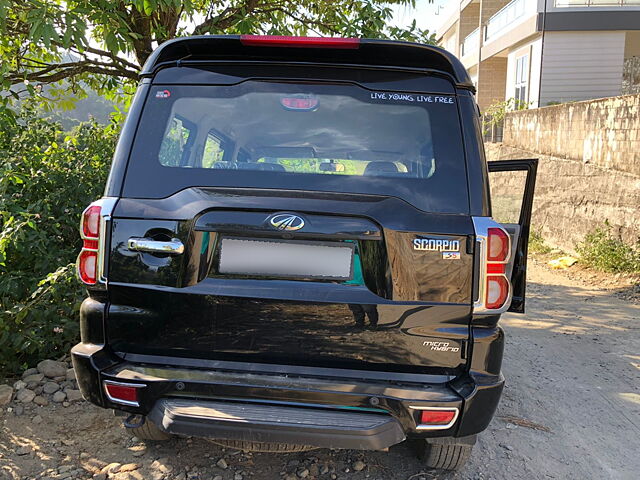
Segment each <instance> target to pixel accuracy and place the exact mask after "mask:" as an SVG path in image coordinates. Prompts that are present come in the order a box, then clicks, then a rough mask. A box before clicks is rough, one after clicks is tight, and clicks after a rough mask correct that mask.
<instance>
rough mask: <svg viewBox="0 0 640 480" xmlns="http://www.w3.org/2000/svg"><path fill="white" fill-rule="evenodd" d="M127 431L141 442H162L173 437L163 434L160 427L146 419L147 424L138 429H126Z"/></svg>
mask: <svg viewBox="0 0 640 480" xmlns="http://www.w3.org/2000/svg"><path fill="white" fill-rule="evenodd" d="M125 429H126V430H127V432H128V433H129V435H131V436H132V437H137V438H139V439H140V440H152V441H155V442H160V441H164V440H169V439H170V438H171V435H169V434H168V433H167V432H163V431H162V430H160V429H159V428H158V426H157V425H156V424H155V423H153V422H152V421H151V420H149V419H148V418H147V419H145V422H144V423H143V424H142V425H140V426H138V427H126V426H125Z"/></svg>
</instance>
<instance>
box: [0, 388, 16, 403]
mask: <svg viewBox="0 0 640 480" xmlns="http://www.w3.org/2000/svg"><path fill="white" fill-rule="evenodd" d="M11 398H13V388H12V387H11V386H10V385H0V406H4V405H7V404H8V403H9V402H10V401H11Z"/></svg>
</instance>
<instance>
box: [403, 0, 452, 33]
mask: <svg viewBox="0 0 640 480" xmlns="http://www.w3.org/2000/svg"><path fill="white" fill-rule="evenodd" d="M447 1H451V0H433V3H429V2H428V0H416V8H415V9H413V8H411V7H408V6H397V5H395V6H392V9H393V11H394V15H393V19H394V23H395V24H396V25H398V26H407V25H410V24H411V22H412V21H413V19H414V18H415V19H416V23H417V25H418V27H420V28H422V29H427V30H429V31H430V32H435V31H436V27H437V26H438V24H439V23H440V22H441V21H442V18H441V15H442V9H443V7H444V5H445V4H446V3H447Z"/></svg>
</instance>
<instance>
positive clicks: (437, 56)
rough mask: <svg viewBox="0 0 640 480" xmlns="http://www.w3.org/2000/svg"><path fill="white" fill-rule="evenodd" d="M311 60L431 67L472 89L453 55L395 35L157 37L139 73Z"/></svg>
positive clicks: (414, 67) (412, 67) (329, 62)
mask: <svg viewBox="0 0 640 480" xmlns="http://www.w3.org/2000/svg"><path fill="white" fill-rule="evenodd" d="M225 60H228V61H238V60H251V61H256V60H258V61H273V62H313V63H326V64H334V65H335V64H342V65H345V64H346V65H371V66H384V67H392V68H394V67H395V68H407V69H424V70H431V71H433V70H435V71H439V72H442V73H445V74H447V75H448V76H450V77H451V78H452V79H453V81H454V83H455V84H456V86H457V87H459V88H465V89H468V90H472V91H475V87H474V85H473V83H472V82H471V79H470V78H469V74H468V73H467V71H466V69H465V68H464V66H463V65H462V63H461V62H460V60H458V59H457V58H456V57H455V56H454V55H452V54H451V53H449V52H447V51H446V50H444V49H442V48H440V47H436V46H433V45H423V44H420V43H411V42H402V41H396V40H378V39H357V38H333V37H285V36H269V35H201V36H194V37H180V38H176V39H173V40H169V41H168V42H165V43H163V44H162V45H160V46H159V47H158V48H156V49H155V50H154V51H153V53H152V54H151V55H150V56H149V58H148V59H147V61H146V62H145V64H144V66H143V67H142V71H141V72H140V76H141V77H143V78H144V77H151V76H153V75H154V74H155V73H156V71H157V70H159V69H160V68H162V67H165V66H169V65H173V66H180V65H186V64H188V63H206V62H220V61H225Z"/></svg>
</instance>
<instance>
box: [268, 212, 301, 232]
mask: <svg viewBox="0 0 640 480" xmlns="http://www.w3.org/2000/svg"><path fill="white" fill-rule="evenodd" d="M269 223H270V224H271V226H272V227H273V228H275V229H276V230H289V231H295V230H300V229H301V228H302V227H304V220H303V219H302V217H299V216H297V215H292V214H290V213H280V214H278V215H274V216H273V217H271V220H269Z"/></svg>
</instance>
